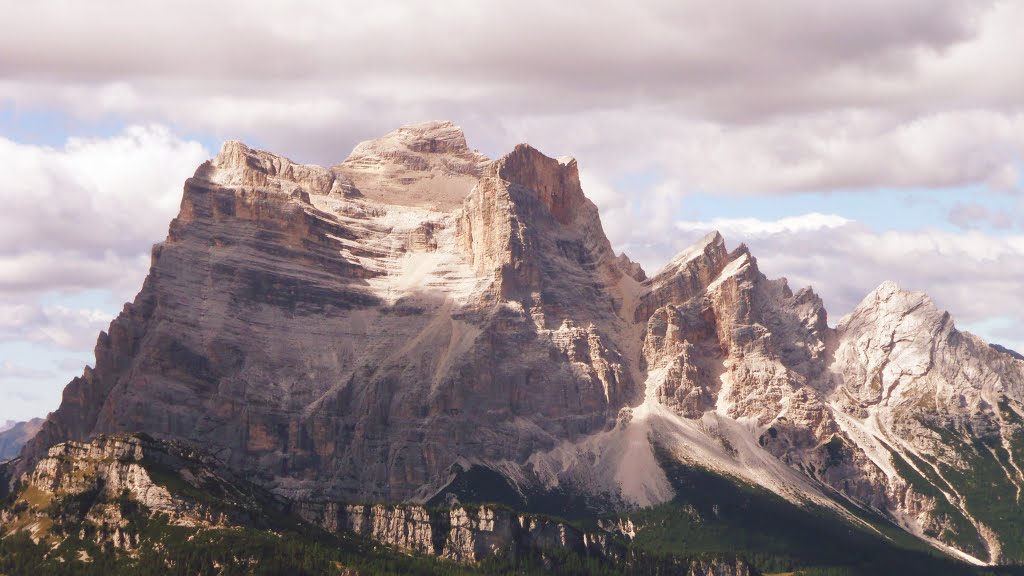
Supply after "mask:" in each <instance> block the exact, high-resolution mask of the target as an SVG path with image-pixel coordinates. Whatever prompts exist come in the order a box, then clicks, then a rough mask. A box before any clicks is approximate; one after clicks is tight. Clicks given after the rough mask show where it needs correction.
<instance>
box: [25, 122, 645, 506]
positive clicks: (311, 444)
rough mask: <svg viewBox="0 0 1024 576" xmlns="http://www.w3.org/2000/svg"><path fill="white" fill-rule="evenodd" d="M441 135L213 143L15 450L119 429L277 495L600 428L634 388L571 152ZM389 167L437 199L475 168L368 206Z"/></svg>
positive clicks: (419, 480)
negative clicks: (130, 299)
mask: <svg viewBox="0 0 1024 576" xmlns="http://www.w3.org/2000/svg"><path fill="white" fill-rule="evenodd" d="M464 146H465V144H464V139H461V137H454V136H452V128H450V127H448V126H447V125H444V124H436V125H435V124H431V125H420V126H416V127H411V128H407V129H402V130H399V131H397V132H396V133H394V134H392V135H389V136H387V137H385V138H384V139H382V140H381V141H378V142H373V143H368V144H365V145H360V146H359V147H357V149H356V151H355V152H354V153H353V157H352V158H350V160H349V161H346V162H344V163H342V164H341V165H339V166H338V167H335V168H333V169H331V170H326V169H321V168H317V167H309V166H300V165H296V164H294V163H292V162H290V161H288V160H285V159H282V158H278V157H274V156H272V155H270V154H268V153H266V152H261V151H255V150H250V149H248V148H246V147H244V146H243V145H241V144H238V143H231V142H229V143H228V144H226V145H225V147H224V149H223V150H222V151H221V153H220V154H219V155H218V156H217V158H215V159H214V160H213V161H211V162H209V163H207V164H204V165H203V166H201V167H200V168H199V170H198V171H197V172H196V175H195V177H193V178H191V179H190V180H189V181H188V182H186V185H185V192H184V197H183V200H182V207H181V213H180V214H179V216H178V218H176V219H175V220H174V221H173V222H172V223H171V227H170V232H169V234H168V238H167V240H166V241H165V242H164V243H162V244H161V245H159V246H157V247H156V248H155V249H154V252H153V265H152V269H151V272H150V275H149V277H148V278H147V280H146V284H145V286H144V287H143V290H142V291H141V292H140V294H139V296H138V297H137V298H136V300H135V302H134V303H132V304H130V305H128V306H126V308H125V310H124V312H123V313H122V314H121V315H120V316H119V317H118V318H117V319H116V320H115V321H114V322H113V323H112V325H111V327H110V329H109V331H108V332H107V333H105V334H101V336H100V338H99V341H98V344H97V364H96V368H95V369H88V370H86V372H85V374H83V376H82V377H81V378H78V379H76V380H75V381H74V382H72V383H71V384H70V385H69V386H68V388H67V390H66V391H65V399H64V402H63V404H62V407H61V408H60V409H59V410H58V411H57V412H56V413H55V414H54V415H53V416H52V417H51V418H50V419H49V421H48V422H47V424H46V425H45V426H44V428H43V431H42V432H41V433H40V434H39V436H38V437H37V438H36V439H35V440H34V441H33V442H32V443H31V444H30V445H29V446H28V447H27V448H26V452H25V455H26V457H27V458H26V462H28V461H32V460H34V459H36V458H38V457H39V456H40V455H41V454H43V453H44V452H45V450H46V449H47V448H48V447H49V446H50V445H52V444H53V443H55V442H58V441H61V440H64V439H69V438H77V439H84V438H88V437H89V436H91V435H92V434H96V433H102V432H118V431H137V430H141V431H146V432H148V433H150V434H154V435H166V436H170V437H177V438H184V439H189V440H192V441H196V442H198V443H201V444H202V445H206V446H213V447H214V448H215V449H216V450H217V454H218V456H219V457H221V458H222V459H223V460H225V461H226V462H228V463H229V464H231V465H233V466H237V467H239V468H240V469H243V470H247V471H250V472H252V473H254V474H258V475H260V476H261V477H262V479H263V481H265V482H266V484H267V485H268V486H271V487H274V488H275V489H276V490H278V491H279V492H281V493H283V494H288V495H293V496H294V495H301V494H310V493H314V492H315V493H317V494H323V495H327V496H330V497H332V498H338V499H358V500H374V499H386V500H402V499H407V498H417V497H418V498H427V497H429V496H430V495H431V494H432V493H433V491H436V490H437V489H439V488H440V487H442V486H443V485H444V484H445V483H446V482H447V480H448V478H449V474H450V470H451V469H452V466H453V465H454V464H455V463H456V462H458V461H486V462H491V463H494V462H498V463H500V462H509V463H512V464H513V465H514V464H515V463H521V462H523V461H524V460H525V459H526V458H527V457H528V456H529V454H530V453H532V452H533V451H535V450H537V449H541V448H545V447H550V446H552V445H554V444H555V443H556V442H558V441H560V440H562V439H565V438H575V437H579V436H581V435H585V434H588V433H591V432H594V431H597V430H601V429H603V428H604V427H606V426H608V425H610V424H611V423H612V422H614V419H615V417H616V415H617V413H618V410H619V408H620V407H621V406H622V405H624V404H626V403H627V402H628V401H630V400H633V399H636V398H637V397H639V395H640V394H641V393H642V392H641V391H640V390H639V386H638V384H637V383H636V381H635V380H634V378H633V369H634V368H635V365H632V364H631V363H632V362H633V360H631V359H629V358H628V356H627V355H624V354H622V353H621V352H620V348H621V347H622V346H623V345H624V344H623V343H622V342H620V341H619V340H617V339H616V338H617V336H618V326H619V325H621V324H623V321H622V319H621V318H619V317H618V314H619V310H618V308H617V306H619V305H620V304H621V302H620V300H617V295H616V293H615V292H614V291H613V290H612V289H611V288H610V286H609V279H615V278H617V277H621V276H623V273H622V272H621V271H620V269H619V262H620V261H619V260H617V259H616V258H615V255H614V254H613V253H612V251H611V247H610V245H609V244H608V241H607V239H606V238H605V237H604V235H603V233H602V232H601V229H600V223H599V221H598V219H597V209H596V208H595V207H594V206H593V204H592V203H590V202H589V201H588V200H586V199H585V198H584V197H583V195H582V191H581V190H580V188H579V183H578V175H577V173H576V169H575V165H574V163H570V165H562V164H559V163H558V162H557V161H554V160H551V159H549V158H546V157H544V156H543V155H541V154H540V153H539V152H537V151H535V150H532V149H528V148H521V149H517V150H516V151H514V152H513V153H512V154H510V155H509V156H508V157H506V158H504V159H501V160H499V161H497V162H495V163H493V165H490V164H489V165H488V166H486V167H485V168H486V170H484V169H482V168H481V169H478V168H475V167H473V166H476V165H475V164H474V165H473V166H470V165H469V164H467V162H470V161H474V162H479V157H478V156H477V155H474V154H472V153H469V152H468V151H466V150H465V148H464ZM453 151H454V152H453ZM452 154H455V156H454V157H453V156H452ZM460 154H461V155H460ZM394 158H398V159H399V160H395V161H398V162H399V163H400V164H401V166H400V167H399V168H395V170H398V171H399V172H400V173H401V176H397V177H396V176H394V175H393V174H392V169H391V164H389V163H388V162H390V161H392V160H393V159H394ZM410 158H415V159H418V160H415V161H414V160H410ZM371 159H372V162H371ZM470 163H471V162H470ZM531 165H536V167H535V168H534V169H532V171H531V169H529V168H528V167H529V166H531ZM408 170H415V171H416V172H417V174H418V177H419V178H421V180H422V181H423V182H427V181H430V182H434V181H438V182H442V183H444V184H443V185H440V186H441V188H443V190H440V192H439V194H442V196H443V195H444V193H447V191H448V190H449V189H448V186H449V184H451V183H452V182H462V181H463V180H464V179H465V178H467V177H472V178H475V179H476V184H475V185H474V186H471V187H467V188H466V189H465V190H464V198H463V200H462V201H461V203H460V204H459V205H458V206H448V205H446V204H445V203H444V202H441V205H443V206H444V207H446V208H448V210H447V211H439V210H436V209H434V208H435V207H436V205H435V204H431V207H426V208H425V207H422V206H408V205H393V204H384V203H382V202H379V201H377V200H374V199H373V197H374V194H378V193H379V194H384V192H381V190H385V189H386V190H385V191H386V192H387V193H389V194H390V193H397V192H398V191H401V190H403V186H404V185H405V184H404V182H405V180H404V179H405V178H406V176H405V173H406V171H408ZM478 171H479V172H480V173H481V175H480V176H479V177H477V176H475V174H476V173H477V172H478ZM347 174H351V177H349V176H347ZM371 175H372V176H373V178H372V180H373V182H374V186H376V188H373V189H372V190H371V189H370V188H368V186H369V184H367V182H369V181H370V179H371V178H370V177H371ZM505 178H508V179H509V180H506V179H505ZM349 182H354V183H355V184H354V185H353V186H354V187H356V188H357V189H358V191H359V193H358V194H356V193H351V194H344V193H342V194H339V193H338V188H339V186H342V187H343V188H344V187H346V186H348V183H349ZM423 182H421V184H423V186H427V184H425V183H423ZM566 182H575V184H574V185H573V187H572V190H571V191H570V192H571V194H569V193H566V194H563V193H562V186H563V184H565V183H566ZM339 183H342V184H339ZM470 188H472V190H471V189H470ZM374 190H376V192H374ZM424 190H428V191H429V190H432V189H431V188H429V187H428V188H424ZM563 196H564V197H563ZM428 204H429V203H428ZM570 217H571V218H570ZM563 220H565V221H566V222H563ZM568 289H571V290H568ZM580 290H583V291H584V292H583V295H584V296H585V298H580V297H579V296H580V294H579V293H578V292H579V291H580ZM575 322H578V323H579V324H580V326H579V327H577V326H576V323H575Z"/></svg>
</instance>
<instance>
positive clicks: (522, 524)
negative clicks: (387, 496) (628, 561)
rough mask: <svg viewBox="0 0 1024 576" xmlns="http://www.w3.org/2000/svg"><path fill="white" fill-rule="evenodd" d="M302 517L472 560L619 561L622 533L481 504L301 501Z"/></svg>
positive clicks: (417, 549)
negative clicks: (552, 554)
mask: <svg viewBox="0 0 1024 576" xmlns="http://www.w3.org/2000/svg"><path fill="white" fill-rule="evenodd" d="M297 513H298V515H299V516H300V517H302V518H303V519H304V520H306V521H308V522H310V523H313V524H316V525H319V526H322V527H324V528H325V529H327V530H329V531H332V532H336V531H338V530H349V531H351V532H355V533H356V534H360V535H363V536H367V537H369V538H372V539H374V540H377V541H378V542H383V543H385V544H388V545H389V546H395V547H397V548H400V549H402V550H407V551H410V552H415V553H418V554H425V555H429V556H438V557H441V558H445V559H448V560H454V561H457V562H468V563H476V562H481V561H483V560H485V559H487V558H488V557H491V556H494V555H496V554H499V553H509V552H511V553H512V554H515V553H518V552H520V551H522V552H524V553H525V551H528V550H537V551H540V550H566V551H569V552H572V553H574V554H578V555H581V556H590V557H595V558H601V559H604V560H608V561H610V562H621V561H622V560H624V558H625V557H626V554H627V549H626V544H627V543H628V537H627V536H626V535H625V534H623V533H620V532H611V531H605V530H601V531H596V532H584V531H581V530H579V529H577V528H575V527H573V526H570V525H568V524H565V523H561V522H556V521H553V520H550V519H545V518H542V517H537V516H530V515H523V514H517V513H515V512H513V511H511V510H508V509H504V508H495V507H491V506H481V507H475V508H465V507H455V508H452V509H450V510H428V509H427V508H424V507H422V506H414V505H405V506H393V505H385V504H375V505H353V504H349V505H344V504H336V503H302V504H300V505H298V507H297Z"/></svg>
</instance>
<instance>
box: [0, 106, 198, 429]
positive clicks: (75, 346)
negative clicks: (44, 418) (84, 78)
mask: <svg viewBox="0 0 1024 576" xmlns="http://www.w3.org/2000/svg"><path fill="white" fill-rule="evenodd" d="M208 156H209V153H208V152H207V151H206V150H204V148H203V146H202V145H200V144H198V143H196V142H192V141H188V140H184V139H181V138H179V137H177V136H175V135H173V134H172V133H171V132H170V130H168V129H167V128H164V127H160V126H133V127H129V128H126V129H125V130H124V131H122V132H121V133H119V134H116V135H113V136H110V137H106V138H71V139H69V140H68V141H67V142H66V143H65V145H64V146H63V147H61V148H51V147H45V146H33V145H26V144H22V143H18V142H14V141H11V140H9V139H6V138H2V137H0V173H3V174H4V184H3V186H0V205H2V206H3V210H0V345H11V346H20V348H16V349H17V350H22V351H24V350H28V351H29V352H30V353H31V354H32V355H34V356H38V357H39V358H44V357H45V356H47V355H49V354H53V353H54V351H60V352H58V353H60V354H62V355H67V354H68V353H72V354H76V355H78V356H80V357H84V356H86V355H88V354H89V353H90V352H91V351H92V348H93V346H94V345H95V343H96V335H97V334H98V333H99V331H100V330H103V329H105V328H106V327H107V325H108V324H109V323H110V320H111V318H112V317H113V314H114V313H116V311H117V310H118V309H119V308H120V303H122V302H125V301H127V300H130V299H132V298H133V296H134V294H135V292H137V291H138V289H139V287H140V286H141V284H142V280H143V278H144V277H145V275H146V272H147V270H148V266H149V252H150V248H151V246H152V245H153V243H155V242H158V241H160V240H162V239H163V238H164V237H165V236H166V234H167V224H168V222H169V221H170V219H171V218H173V216H174V215H175V214H176V213H177V210H178V205H179V203H180V201H181V190H182V184H183V182H184V180H185V178H186V177H188V176H189V175H191V173H192V172H193V171H194V170H195V168H196V166H198V165H199V164H200V163H201V162H202V161H204V160H205V159H206V158H207V157H208ZM87 295H88V296H87ZM97 295H98V296H97ZM97 301H101V302H102V304H103V305H99V304H97ZM10 350H12V348H5V349H3V353H5V354H7V353H10ZM37 360H38V358H37ZM37 364H38V363H36V364H33V365H31V366H23V365H21V364H19V363H18V362H17V361H16V359H4V360H3V362H2V364H0V379H4V380H5V381H6V383H5V384H4V385H3V388H4V392H3V397H4V399H5V406H4V409H5V410H6V409H9V410H11V412H9V413H10V414H18V415H19V417H24V416H26V415H40V414H44V413H45V412H46V411H47V410H50V409H53V408H54V407H55V406H56V405H55V404H53V401H54V399H55V398H59V390H60V387H61V385H62V384H63V383H66V381H67V379H69V378H70V375H71V374H74V373H77V372H80V370H81V367H82V363H78V365H77V367H75V368H74V369H71V368H68V367H66V366H60V367H56V366H55V367H56V368H59V369H60V372H55V371H53V370H50V369H43V368H39V367H38V365H37Z"/></svg>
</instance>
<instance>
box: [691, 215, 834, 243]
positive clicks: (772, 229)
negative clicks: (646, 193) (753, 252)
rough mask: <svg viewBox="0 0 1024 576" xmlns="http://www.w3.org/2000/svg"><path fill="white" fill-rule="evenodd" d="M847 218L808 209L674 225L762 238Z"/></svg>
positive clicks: (814, 228) (811, 229) (809, 229)
mask: <svg viewBox="0 0 1024 576" xmlns="http://www.w3.org/2000/svg"><path fill="white" fill-rule="evenodd" d="M850 223H851V221H850V220H848V219H846V218H843V217H842V216H839V215H837V214H821V213H818V212H811V213H808V214H801V215H799V216H789V217H786V218H780V219H779V220H759V219H757V218H715V219H712V220H711V221H709V222H687V221H679V222H676V223H675V225H676V228H677V229H679V230H681V231H683V232H702V233H706V232H709V231H711V230H718V231H719V232H721V233H722V234H723V235H726V236H733V237H743V238H763V237H766V236H774V235H777V234H799V233H802V232H816V231H818V230H821V229H823V228H839V227H840V226H845V225H847V224H850Z"/></svg>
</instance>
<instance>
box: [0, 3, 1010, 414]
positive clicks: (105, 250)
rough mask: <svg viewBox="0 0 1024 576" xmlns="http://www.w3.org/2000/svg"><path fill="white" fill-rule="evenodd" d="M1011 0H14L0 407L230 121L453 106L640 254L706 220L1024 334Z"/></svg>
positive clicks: (2, 219) (332, 124) (129, 276)
mask: <svg viewBox="0 0 1024 576" xmlns="http://www.w3.org/2000/svg"><path fill="white" fill-rule="evenodd" d="M1022 29H1024V2H989V1H985V0H972V1H959V0H885V1H876V0H865V1H861V2H845V3H837V2H820V0H778V1H775V2H763V1H761V0H733V1H729V2H718V1H714V2H712V1H701V2H694V1H680V0H668V1H663V2H661V1H648V2H639V3H634V2H611V1H604V0H588V1H563V2H548V1H534V0H517V1H515V2H494V1H488V0H466V1H463V0H447V1H446V2H443V3H442V2H437V3H434V2H431V3H427V2H393V1H390V0H377V1H375V2H345V1H333V2H317V3H313V2H302V1H300V2H289V3H284V2H258V1H253V0H246V1H240V0H239V1H234V0H232V1H218V2H209V1H202V2H199V1H192V0H185V1H179V2H175V3H173V4H167V3H162V2H150V1H140V0H133V1H120V0H98V1H95V2H89V3H84V2H66V1H57V0H36V1H33V2H10V3H7V4H5V6H4V18H3V19H0V174H2V175H3V176H2V179H0V398H2V399H3V401H2V402H0V422H2V421H5V420H7V419H19V420H23V419H27V418H31V417H34V416H42V415H45V414H46V413H47V412H49V411H51V410H53V409H55V408H56V407H57V405H58V404H59V402H60V394H61V390H62V389H63V386H64V385H65V384H66V383H67V382H68V381H69V380H70V379H71V378H73V377H74V376H76V375H79V374H81V372H82V369H83V367H84V366H85V365H86V364H90V365H91V363H92V362H93V352H92V349H93V346H94V345H95V342H96V336H97V334H98V333H99V331H100V330H103V329H105V328H106V327H107V325H108V324H109V322H110V320H111V319H112V318H113V317H114V316H115V315H116V314H117V313H118V312H119V311H120V310H121V308H122V307H123V305H124V303H125V302H128V301H131V300H132V299H133V298H134V295H135V293H136V292H137V291H138V290H139V288H140V287H141V284H142V280H143V279H144V277H145V274H146V272H147V269H148V266H149V257H150V251H151V248H152V245H153V244H154V243H156V242H159V241H161V240H162V239H163V238H164V237H165V236H166V233H167V225H168V223H169V222H170V220H171V219H172V218H173V217H174V216H175V214H176V213H177V210H178V204H179V201H180V198H181V190H182V184H183V181H184V179H185V178H186V177H188V176H190V175H191V174H192V173H193V172H194V171H195V168H196V167H197V166H198V165H199V164H200V163H202V162H203V161H204V160H205V159H207V158H209V157H212V156H213V155H215V154H216V152H217V150H218V149H219V148H220V144H221V142H223V141H224V140H227V139H235V140H242V141H244V142H246V143H247V144H249V145H251V146H256V147H260V148H264V149H268V150H271V151H273V152H275V153H278V154H281V155H284V156H287V157H289V158H292V159H293V160H296V161H299V162H308V163H318V164H328V165H329V164H333V163H336V162H339V161H341V160H343V159H344V158H345V157H346V156H347V155H348V152H349V151H350V150H351V149H352V147H353V146H354V145H355V144H356V143H357V142H359V141H362V140H366V139H370V138H374V137H377V136H380V135H383V134H385V133H387V132H389V131H391V130H393V129H394V128H396V127H398V126H400V125H403V124H410V123H414V122H419V121H423V120H441V119H444V120H451V121H453V122H455V123H456V124H459V125H460V126H462V127H463V129H464V130H465V133H466V136H467V139H468V141H469V144H470V146H472V147H475V148H478V149H479V150H480V151H481V152H483V153H485V154H487V155H489V156H491V157H498V156H501V155H502V154H503V153H505V152H507V151H509V150H511V149H512V147H513V146H514V145H515V144H516V143H519V142H529V143H530V144H532V145H534V146H535V147H537V148H538V149H540V150H541V151H544V152H545V153H547V154H548V155H550V156H556V157H557V156H562V155H572V156H574V157H576V158H577V160H578V161H579V165H580V169H581V179H582V182H583V186H584V191H585V193H586V194H587V195H588V196H589V197H590V198H591V199H592V200H594V202H595V203H597V205H598V207H599V208H600V210H601V215H602V219H603V221H604V226H605V229H606V232H607V234H608V236H609V238H610V239H611V241H612V243H613V245H614V246H615V248H616V249H617V250H620V251H625V252H626V253H627V254H628V255H629V256H630V257H631V258H633V259H634V260H637V261H639V262H641V263H642V264H643V266H644V267H645V269H646V270H647V271H648V272H649V273H650V272H654V271H656V270H657V269H658V267H659V266H660V265H661V264H663V263H664V262H666V261H668V260H669V259H670V258H671V256H672V255H673V254H674V253H676V252H677V251H678V250H681V249H682V248H684V247H686V246H687V245H689V244H691V243H692V242H694V241H696V240H697V239H698V238H700V237H701V236H703V235H704V234H705V233H706V232H707V231H710V230H713V229H717V230H720V231H721V232H722V234H723V235H724V236H725V238H726V243H727V245H728V246H729V247H730V248H733V247H735V246H738V245H739V244H740V243H741V242H742V243H746V244H747V245H749V246H750V248H751V250H752V251H753V253H754V255H755V256H756V257H757V259H758V263H759V266H760V268H761V270H762V271H763V272H764V273H765V274H766V275H768V276H769V277H773V278H774V277H786V278H787V279H788V280H789V282H790V285H791V286H793V287H794V288H797V287H802V286H806V285H810V286H813V287H814V289H815V290H816V291H817V292H818V293H819V294H821V295H822V297H823V298H824V300H825V303H826V306H827V308H828V310H829V312H830V323H831V324H832V325H835V324H836V323H837V322H838V321H839V320H840V318H841V317H842V316H843V315H844V314H846V313H848V312H849V311H851V310H852V309H853V308H854V307H855V306H856V305H857V303H858V302H859V301H860V300H861V299H862V298H864V296H866V295H867V294H868V293H869V292H870V291H871V290H873V289H874V288H875V287H876V286H878V284H880V283H881V282H883V281H885V280H894V281H896V282H898V283H899V284H900V285H901V286H903V287H904V288H907V289H912V290H921V291H925V292H927V293H928V294H930V295H931V296H932V297H933V299H934V300H935V302H936V303H937V304H938V305H939V306H940V307H942V308H944V309H947V310H949V311H950V312H951V313H952V315H953V317H954V319H955V321H956V324H957V326H958V327H959V328H961V329H966V330H970V331H973V332H975V333H977V334H979V335H981V336H983V337H984V338H986V339H988V340H990V341H992V342H997V343H1000V344H1003V345H1005V346H1008V347H1010V348H1016V349H1019V350H1024V292H1022V291H1021V290H1020V286H1021V285H1022V281H1024V264H1022V257H1024V74H1021V73H1020V72H1019V70H1020V64H1019V62H1018V60H1019V58H1020V55H1021V54H1024V35H1021V34H1020V33H1019V31H1020V30H1022Z"/></svg>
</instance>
